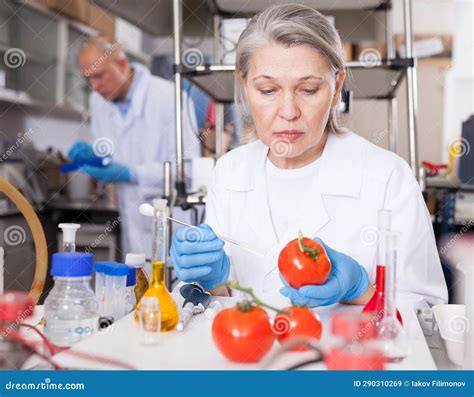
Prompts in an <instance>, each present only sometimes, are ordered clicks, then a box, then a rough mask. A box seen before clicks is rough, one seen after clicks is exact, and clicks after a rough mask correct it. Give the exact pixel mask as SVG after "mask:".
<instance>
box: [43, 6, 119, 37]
mask: <svg viewBox="0 0 474 397" xmlns="http://www.w3.org/2000/svg"><path fill="white" fill-rule="evenodd" d="M35 1H36V3H38V4H40V5H42V6H43V7H46V8H48V9H50V10H52V11H55V12H57V13H58V14H61V15H64V16H65V17H68V18H70V19H73V20H75V21H79V22H81V23H83V24H85V25H89V26H90V27H91V28H93V29H95V30H97V31H98V32H99V34H101V35H104V36H107V38H109V39H113V38H114V37H115V17H114V16H113V15H112V14H110V13H108V12H107V11H105V10H104V9H102V8H101V7H99V6H97V5H95V4H93V3H91V2H90V1H89V0H35Z"/></svg>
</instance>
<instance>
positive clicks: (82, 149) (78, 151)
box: [67, 141, 97, 162]
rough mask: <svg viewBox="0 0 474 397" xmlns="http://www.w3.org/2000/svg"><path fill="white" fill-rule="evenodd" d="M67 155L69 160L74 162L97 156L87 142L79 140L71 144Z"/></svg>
mask: <svg viewBox="0 0 474 397" xmlns="http://www.w3.org/2000/svg"><path fill="white" fill-rule="evenodd" d="M67 157H68V159H69V160H70V161H72V162H75V161H81V160H89V159H92V158H95V157H97V156H96V155H95V153H94V150H93V149H92V146H91V145H89V144H88V143H87V142H84V141H79V142H76V143H75V144H74V145H72V147H71V149H70V150H69V152H68V154H67Z"/></svg>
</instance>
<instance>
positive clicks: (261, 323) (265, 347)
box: [212, 306, 275, 363]
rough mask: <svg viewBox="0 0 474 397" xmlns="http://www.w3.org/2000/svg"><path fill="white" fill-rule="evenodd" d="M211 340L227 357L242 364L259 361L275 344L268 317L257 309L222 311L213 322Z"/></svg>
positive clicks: (260, 309) (263, 311) (229, 309)
mask: <svg viewBox="0 0 474 397" xmlns="http://www.w3.org/2000/svg"><path fill="white" fill-rule="evenodd" d="M212 337H213V339H214V343H215V344H216V346H217V347H218V349H219V350H220V352H221V353H222V354H223V355H224V356H226V357H227V358H228V359H229V360H231V361H235V362H239V363H252V362H257V361H260V360H261V359H262V358H263V356H265V354H267V353H268V352H269V351H270V349H271V347H272V345H273V342H274V340H275V335H274V334H273V332H272V328H271V326H270V320H269V318H268V315H267V313H266V312H265V310H263V309H262V308H260V307H257V306H252V307H251V308H250V309H249V310H248V311H242V310H241V309H239V308H238V306H237V307H232V308H228V309H224V310H221V311H220V312H219V313H218V314H217V316H216V317H215V318H214V322H213V324H212Z"/></svg>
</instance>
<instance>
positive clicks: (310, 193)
mask: <svg viewBox="0 0 474 397" xmlns="http://www.w3.org/2000/svg"><path fill="white" fill-rule="evenodd" d="M345 77H346V71H345V69H344V61H343V53H342V46H341V42H340V39H339V36H338V34H337V32H336V30H335V29H334V27H333V26H332V25H331V24H330V23H329V22H328V21H327V19H326V18H325V17H324V16H323V15H321V14H320V13H318V12H317V11H315V10H313V9H311V8H308V7H305V6H301V5H296V4H290V5H278V6H272V7H270V8H268V9H266V10H265V11H263V12H262V13H260V14H258V15H256V16H255V17H254V18H252V20H251V21H250V23H249V25H248V26H247V28H246V29H245V30H244V31H243V33H242V34H241V36H240V39H239V42H238V46H237V59H236V88H237V92H236V96H237V98H236V100H237V101H238V102H240V103H241V105H242V113H243V118H244V125H245V126H246V127H247V130H248V131H250V133H251V134H252V135H253V137H254V140H253V141H252V142H251V143H248V144H245V145H242V146H240V147H239V148H237V149H235V150H233V151H231V152H230V153H228V154H226V155H225V156H223V157H222V158H221V159H220V160H219V161H218V162H217V165H216V168H215V171H214V179H213V183H212V186H211V187H210V190H209V195H208V201H207V207H206V210H207V219H206V221H207V224H203V225H201V226H199V230H200V233H199V234H200V236H199V239H198V240H199V241H196V232H195V231H194V232H191V230H190V229H186V228H181V229H178V230H177V231H176V233H175V234H174V236H173V241H172V247H171V258H172V261H173V264H174V268H175V271H176V274H177V276H178V278H179V279H180V280H183V281H186V282H193V281H195V282H199V283H200V284H201V285H202V286H203V287H204V288H207V289H209V290H213V289H215V288H216V286H218V285H219V284H222V283H223V282H225V281H226V280H228V279H229V278H232V279H236V280H237V281H239V282H240V284H241V285H242V286H245V287H252V288H253V289H254V291H255V292H256V293H257V294H258V295H259V296H260V297H261V298H262V299H265V300H267V301H269V302H272V303H274V304H281V305H285V304H288V300H291V302H293V303H294V304H299V305H306V306H309V307H316V306H321V305H329V304H333V303H336V302H346V303H354V304H365V303H367V302H368V301H369V300H370V298H371V297H372V295H373V293H374V288H373V283H374V280H375V267H376V248H377V247H376V246H377V244H376V241H375V239H370V238H369V236H367V235H366V234H367V233H369V234H370V233H371V232H372V233H373V232H374V231H376V227H377V214H378V211H379V210H380V209H387V210H391V211H392V214H393V216H392V229H393V230H396V231H399V232H401V236H400V244H399V247H400V251H399V262H398V265H399V267H398V277H397V283H396V284H397V296H398V300H399V302H400V301H402V302H409V303H410V304H412V305H414V306H426V305H427V304H431V305H433V304H439V303H444V302H446V301H447V288H446V283H445V280H444V277H443V273H442V269H441V265H440V260H439V257H438V254H437V249H436V244H435V239H434V234H433V230H432V226H431V221H430V215H429V213H428V211H427V209H426V206H425V204H424V201H423V197H422V194H421V192H420V189H419V186H418V184H417V181H416V180H415V178H414V177H413V175H412V172H411V170H410V168H409V167H408V165H407V164H406V162H405V161H404V160H403V159H401V158H400V157H398V156H397V155H396V154H394V153H391V152H389V151H386V150H384V149H381V148H379V147H378V146H376V145H373V144H372V143H370V142H368V141H367V140H365V139H363V138H362V137H360V136H358V135H356V134H355V133H353V132H351V131H347V130H345V129H343V128H341V127H340V126H339V125H338V122H337V106H338V102H339V97H340V92H341V88H342V86H343V83H344V79H345ZM299 230H301V231H302V232H303V234H304V235H305V236H307V237H312V238H318V241H320V242H321V243H322V244H323V246H324V247H325V249H326V252H327V254H328V256H329V258H330V260H331V262H332V270H331V274H330V276H329V279H328V280H327V282H326V283H325V284H323V285H320V286H303V287H301V288H300V289H294V288H292V287H290V286H288V285H287V284H286V283H285V282H284V281H283V279H282V278H281V277H279V271H278V265H277V262H278V255H279V252H280V251H281V249H282V247H283V246H284V245H285V244H286V243H288V241H290V240H292V239H294V238H296V237H297V235H298V231H299ZM215 233H217V234H222V235H225V236H229V237H231V238H233V239H235V240H238V241H240V242H242V244H245V245H246V246H247V247H250V248H252V250H254V251H256V252H259V253H261V254H262V255H256V254H254V253H252V252H250V251H249V250H244V249H242V247H241V246H236V245H230V244H227V243H226V244H224V242H223V241H222V240H220V239H219V238H217V236H216V234H215Z"/></svg>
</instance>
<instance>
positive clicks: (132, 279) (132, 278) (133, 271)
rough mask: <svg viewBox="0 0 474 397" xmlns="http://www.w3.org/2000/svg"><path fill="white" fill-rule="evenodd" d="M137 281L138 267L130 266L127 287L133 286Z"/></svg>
mask: <svg viewBox="0 0 474 397" xmlns="http://www.w3.org/2000/svg"><path fill="white" fill-rule="evenodd" d="M136 283H137V268H136V267H135V266H129V267H128V275H127V287H131V286H132V285H135V284H136Z"/></svg>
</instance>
